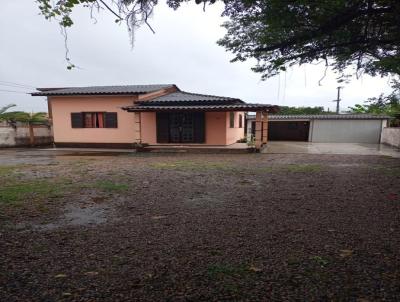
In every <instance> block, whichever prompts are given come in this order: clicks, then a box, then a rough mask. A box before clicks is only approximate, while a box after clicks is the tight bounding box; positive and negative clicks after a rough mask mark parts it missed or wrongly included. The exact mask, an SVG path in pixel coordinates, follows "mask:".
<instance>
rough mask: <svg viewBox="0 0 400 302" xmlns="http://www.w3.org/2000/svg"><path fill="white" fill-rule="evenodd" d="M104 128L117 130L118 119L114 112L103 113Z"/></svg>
mask: <svg viewBox="0 0 400 302" xmlns="http://www.w3.org/2000/svg"><path fill="white" fill-rule="evenodd" d="M104 120H105V128H118V119H117V113H116V112H106V113H105V118H104Z"/></svg>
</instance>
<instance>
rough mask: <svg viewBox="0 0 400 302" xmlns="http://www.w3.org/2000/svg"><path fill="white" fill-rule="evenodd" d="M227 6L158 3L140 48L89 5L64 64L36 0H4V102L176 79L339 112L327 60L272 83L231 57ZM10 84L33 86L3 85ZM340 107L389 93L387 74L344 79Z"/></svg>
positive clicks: (0, 34) (24, 105)
mask: <svg viewBox="0 0 400 302" xmlns="http://www.w3.org/2000/svg"><path fill="white" fill-rule="evenodd" d="M160 2H162V1H160ZM221 11H222V6H221V5H213V6H211V7H209V8H207V10H206V12H203V11H202V6H199V5H195V4H194V3H190V4H183V5H182V7H181V8H180V9H179V10H177V11H173V10H172V9H170V8H168V7H167V6H166V5H164V4H163V3H160V4H159V5H158V6H157V8H156V10H155V14H154V16H153V18H152V20H151V24H152V27H153V28H154V29H155V31H156V34H153V33H152V32H151V31H150V30H148V28H146V27H145V26H143V27H142V28H140V29H139V30H138V31H136V39H135V46H134V48H133V49H131V47H130V41H129V37H128V34H127V30H126V27H125V26H124V25H117V24H115V22H114V19H115V18H114V17H113V16H112V15H110V14H109V13H108V12H106V11H103V12H100V13H99V14H96V18H97V23H95V21H94V20H92V19H90V13H89V11H87V10H86V9H83V8H82V9H79V10H78V11H76V12H75V13H74V15H73V20H74V22H75V24H74V26H73V27H72V28H71V29H70V30H69V48H70V57H71V59H72V61H73V63H74V64H76V65H78V66H79V68H76V69H74V70H72V71H69V70H67V69H66V66H67V64H66V62H65V60H64V52H65V49H64V41H63V36H62V35H61V34H60V29H59V27H58V25H57V23H56V22H55V21H53V22H49V21H47V20H45V19H44V18H43V16H40V15H39V10H38V8H37V4H36V3H35V1H34V0H19V1H15V0H2V9H1V12H0V15H1V18H0V62H1V63H0V64H1V68H0V105H5V104H9V103H15V104H17V105H18V108H16V109H18V110H27V111H45V110H47V105H46V102H45V99H44V98H41V97H31V96H29V95H26V94H23V93H15V92H6V91H4V90H13V91H20V92H28V91H31V88H29V86H31V87H32V89H33V87H65V86H93V85H128V84H177V85H178V87H179V88H180V89H181V90H185V91H190V92H197V93H204V94H214V95H221V96H231V97H238V98H241V99H242V100H244V101H247V102H255V103H269V104H277V105H287V106H324V107H325V108H327V107H330V109H331V110H334V108H335V103H333V102H332V100H333V99H335V98H336V87H337V86H338V84H337V83H336V81H335V75H334V74H333V73H332V72H329V73H328V75H327V77H326V78H325V79H324V80H323V81H322V85H321V86H319V85H318V80H319V79H320V78H321V77H322V75H323V70H324V67H323V64H320V65H317V66H315V65H304V66H301V67H296V68H293V69H292V70H290V71H288V72H286V73H282V74H281V75H280V76H277V77H274V78H272V79H269V80H266V81H260V75H259V74H256V73H253V72H252V71H251V70H250V68H251V66H253V63H254V62H244V63H230V59H232V57H233V56H232V54H231V53H228V52H226V51H225V49H224V48H222V47H220V46H218V45H216V41H217V40H218V39H219V38H221V37H223V35H224V32H225V30H224V29H223V28H221V27H220V24H221V23H222V22H223V21H224V19H223V18H221V17H220V14H221ZM5 82H8V83H9V82H12V83H18V84H23V85H27V87H25V86H24V87H20V86H19V88H16V87H11V86H5V85H4V84H7V83H5ZM343 86H345V87H344V89H343V91H342V99H343V101H342V103H341V108H342V109H346V108H347V107H348V106H351V105H353V104H356V103H362V102H363V101H364V100H366V99H367V98H369V97H373V96H378V95H379V94H380V93H381V92H387V91H390V88H389V85H388V79H387V78H378V77H377V78H371V77H368V76H363V78H362V79H360V80H356V79H354V80H353V81H352V83H351V84H345V85H343Z"/></svg>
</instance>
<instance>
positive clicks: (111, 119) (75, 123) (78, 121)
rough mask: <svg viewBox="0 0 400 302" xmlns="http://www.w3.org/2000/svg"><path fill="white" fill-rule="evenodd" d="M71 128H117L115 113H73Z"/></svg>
mask: <svg viewBox="0 0 400 302" xmlns="http://www.w3.org/2000/svg"><path fill="white" fill-rule="evenodd" d="M71 125H72V128H117V127H118V122H117V113H116V112H73V113H71Z"/></svg>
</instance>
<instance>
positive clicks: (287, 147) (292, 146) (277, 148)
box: [264, 141, 400, 158]
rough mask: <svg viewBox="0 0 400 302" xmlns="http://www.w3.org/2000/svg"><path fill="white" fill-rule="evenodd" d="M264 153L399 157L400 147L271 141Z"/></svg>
mask: <svg viewBox="0 0 400 302" xmlns="http://www.w3.org/2000/svg"><path fill="white" fill-rule="evenodd" d="M264 153H276V154H349V155H383V156H391V157H397V158H400V149H398V148H395V147H392V146H388V145H384V144H362V143H359V144H357V143H311V142H284V141H282V142H281V141H273V142H269V143H268V147H267V148H266V149H265V150H264Z"/></svg>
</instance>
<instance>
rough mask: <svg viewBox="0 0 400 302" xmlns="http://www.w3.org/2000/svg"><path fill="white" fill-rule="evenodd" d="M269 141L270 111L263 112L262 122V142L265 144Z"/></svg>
mask: <svg viewBox="0 0 400 302" xmlns="http://www.w3.org/2000/svg"><path fill="white" fill-rule="evenodd" d="M267 142H268V112H266V111H264V112H263V123H262V144H263V145H265V144H267Z"/></svg>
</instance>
